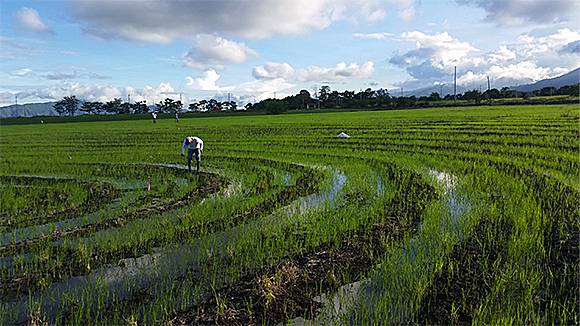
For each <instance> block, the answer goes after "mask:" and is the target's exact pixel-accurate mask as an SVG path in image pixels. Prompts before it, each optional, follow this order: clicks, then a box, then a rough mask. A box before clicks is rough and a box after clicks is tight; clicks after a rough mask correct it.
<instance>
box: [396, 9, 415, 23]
mask: <svg viewBox="0 0 580 326" xmlns="http://www.w3.org/2000/svg"><path fill="white" fill-rule="evenodd" d="M397 17H399V19H400V20H402V21H404V22H410V21H411V20H413V18H415V8H414V7H407V8H405V9H403V10H402V11H401V12H399V15H398V16H397Z"/></svg>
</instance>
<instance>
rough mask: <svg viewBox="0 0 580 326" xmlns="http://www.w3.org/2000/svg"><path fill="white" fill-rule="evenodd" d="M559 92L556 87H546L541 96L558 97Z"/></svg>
mask: <svg viewBox="0 0 580 326" xmlns="http://www.w3.org/2000/svg"><path fill="white" fill-rule="evenodd" d="M557 91H558V90H557V89H556V87H554V86H549V87H544V88H542V89H541V90H540V96H552V95H556V92H557Z"/></svg>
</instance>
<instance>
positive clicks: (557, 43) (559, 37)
mask: <svg viewBox="0 0 580 326" xmlns="http://www.w3.org/2000/svg"><path fill="white" fill-rule="evenodd" d="M578 40H580V33H579V32H576V31H571V30H569V29H567V28H564V29H559V30H558V32H557V33H556V34H552V35H548V36H545V37H533V36H530V35H522V36H520V37H519V38H518V41H520V42H521V43H523V44H524V48H523V51H524V52H525V55H526V56H534V55H538V54H541V53H544V52H551V51H554V49H556V48H561V47H563V46H565V45H567V44H569V43H570V42H574V41H578Z"/></svg>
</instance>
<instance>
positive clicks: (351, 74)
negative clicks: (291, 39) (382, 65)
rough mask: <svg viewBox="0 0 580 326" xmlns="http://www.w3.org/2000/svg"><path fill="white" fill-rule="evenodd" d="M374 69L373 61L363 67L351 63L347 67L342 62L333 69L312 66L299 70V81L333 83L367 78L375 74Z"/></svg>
mask: <svg viewBox="0 0 580 326" xmlns="http://www.w3.org/2000/svg"><path fill="white" fill-rule="evenodd" d="M374 69H375V68H374V64H373V62H372V61H367V62H365V63H364V64H363V65H362V66H359V65H358V64H356V63H351V64H350V65H348V66H347V65H346V63H344V62H340V63H338V64H337V65H336V66H335V67H332V68H327V67H317V66H311V67H308V68H306V69H299V70H298V72H297V80H298V81H301V82H308V81H331V80H340V79H344V78H367V77H370V76H371V75H372V74H373V72H374Z"/></svg>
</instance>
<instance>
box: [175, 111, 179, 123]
mask: <svg viewBox="0 0 580 326" xmlns="http://www.w3.org/2000/svg"><path fill="white" fill-rule="evenodd" d="M175 122H179V117H178V116H177V112H175Z"/></svg>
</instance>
